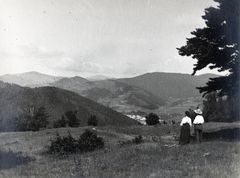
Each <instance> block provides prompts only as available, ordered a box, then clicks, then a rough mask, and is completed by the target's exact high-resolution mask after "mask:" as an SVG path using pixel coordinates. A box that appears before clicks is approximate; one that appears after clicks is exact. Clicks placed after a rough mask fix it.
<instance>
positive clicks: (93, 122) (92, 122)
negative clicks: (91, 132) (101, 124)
mask: <svg viewBox="0 0 240 178" xmlns="http://www.w3.org/2000/svg"><path fill="white" fill-rule="evenodd" d="M87 124H88V125H89V126H90V125H92V126H97V124H98V120H97V117H96V116H95V115H91V116H90V117H89V118H88V121H87Z"/></svg>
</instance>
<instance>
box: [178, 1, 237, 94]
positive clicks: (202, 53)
mask: <svg viewBox="0 0 240 178" xmlns="http://www.w3.org/2000/svg"><path fill="white" fill-rule="evenodd" d="M214 1H215V2H217V3H219V5H218V6H217V7H216V8H215V7H209V8H206V9H205V15H203V16H202V18H203V19H204V20H205V24H206V27H204V28H201V29H199V28H198V29H196V30H195V31H193V32H191V34H192V35H193V36H194V37H193V38H189V39H187V44H186V45H185V46H182V47H181V48H177V49H178V50H179V54H180V55H182V56H191V57H192V58H193V59H197V63H196V64H195V65H194V68H193V73H192V75H195V73H196V72H197V71H198V70H201V69H203V68H205V67H209V68H210V69H214V68H216V69H218V71H220V72H221V71H228V72H229V75H227V76H221V77H217V78H211V79H210V81H208V82H207V84H206V86H204V87H198V89H199V91H200V92H201V93H203V94H204V95H206V94H207V93H211V92H213V91H217V92H218V96H224V95H227V96H228V98H229V99H232V98H238V97H239V92H240V90H239V67H240V66H239V51H240V50H239V40H240V38H239V37H240V35H239V33H240V31H239V30H240V29H239V28H240V1H239V0H214Z"/></svg>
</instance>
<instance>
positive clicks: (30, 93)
mask: <svg viewBox="0 0 240 178" xmlns="http://www.w3.org/2000/svg"><path fill="white" fill-rule="evenodd" d="M41 106H44V107H45V108H46V111H47V113H48V115H49V116H50V117H49V120H50V123H51V124H52V123H53V122H54V121H56V120H59V119H61V116H62V115H63V114H64V113H65V112H66V111H69V110H72V111H75V110H76V111H78V112H77V118H79V119H80V124H81V126H84V125H86V124H87V119H88V118H89V117H90V116H91V115H96V117H97V118H98V120H99V125H135V124H138V123H137V122H136V121H134V120H132V119H130V118H128V117H127V116H125V115H123V114H121V113H119V112H117V111H114V110H112V109H111V108H109V107H105V106H103V105H101V104H98V103H96V102H94V101H92V100H90V99H87V98H84V97H82V96H80V95H78V94H76V93H74V92H71V91H67V90H63V89H59V88H56V87H39V88H27V87H20V86H18V85H15V84H6V83H3V82H0V107H1V110H0V119H1V120H4V119H8V118H12V117H19V116H20V115H21V114H23V113H24V112H25V111H27V110H29V109H34V110H36V109H38V108H39V107H41Z"/></svg>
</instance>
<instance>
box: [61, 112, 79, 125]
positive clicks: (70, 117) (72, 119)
mask: <svg viewBox="0 0 240 178" xmlns="http://www.w3.org/2000/svg"><path fill="white" fill-rule="evenodd" d="M76 114H77V111H72V110H70V111H66V112H65V115H66V117H67V122H68V125H69V127H78V126H79V125H80V123H79V119H78V118H77V117H76Z"/></svg>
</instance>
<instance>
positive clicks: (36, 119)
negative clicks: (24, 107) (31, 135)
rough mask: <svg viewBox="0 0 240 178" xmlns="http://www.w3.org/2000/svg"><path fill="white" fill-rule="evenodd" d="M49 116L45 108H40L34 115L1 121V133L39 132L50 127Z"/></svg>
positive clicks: (24, 115)
mask: <svg viewBox="0 0 240 178" xmlns="http://www.w3.org/2000/svg"><path fill="white" fill-rule="evenodd" d="M48 117H49V116H48V114H47V113H46V109H45V107H43V106H42V107H40V108H39V109H38V110H37V111H36V112H35V113H33V114H29V113H27V114H22V115H20V116H19V117H13V118H8V119H5V120H1V121H0V131H2V132H16V131H30V130H31V131H38V130H39V129H40V128H44V127H46V126H47V125H48V123H49V121H48Z"/></svg>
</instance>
